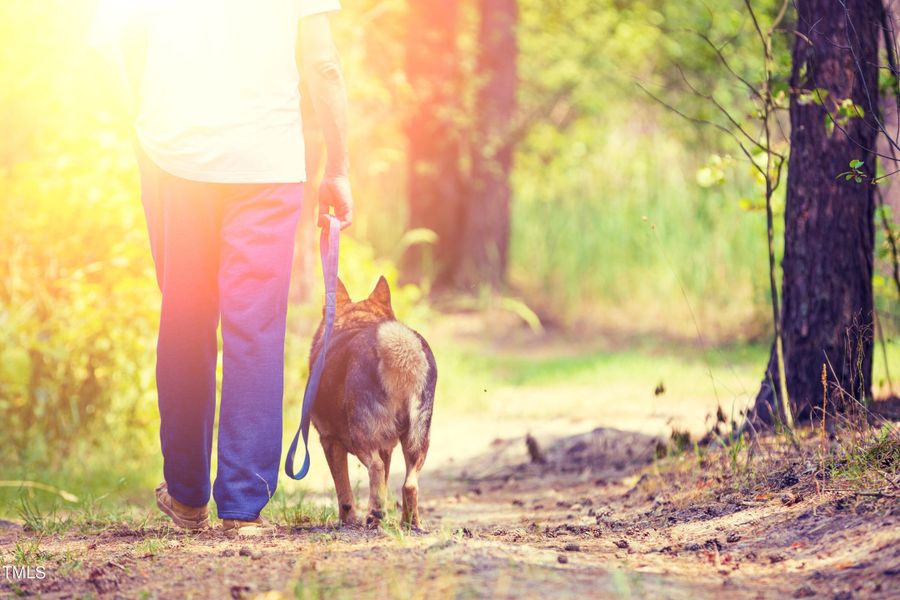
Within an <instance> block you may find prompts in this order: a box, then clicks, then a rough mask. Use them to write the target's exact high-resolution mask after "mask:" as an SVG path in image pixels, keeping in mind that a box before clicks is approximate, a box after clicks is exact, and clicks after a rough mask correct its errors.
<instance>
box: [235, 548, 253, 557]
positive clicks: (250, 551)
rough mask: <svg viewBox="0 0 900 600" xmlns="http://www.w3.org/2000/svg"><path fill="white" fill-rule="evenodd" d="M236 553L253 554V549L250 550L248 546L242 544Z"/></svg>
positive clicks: (242, 554)
mask: <svg viewBox="0 0 900 600" xmlns="http://www.w3.org/2000/svg"><path fill="white" fill-rule="evenodd" d="M238 554H240V555H241V556H253V551H252V550H250V548H248V547H247V546H244V547H243V548H241V549H240V550H239V551H238Z"/></svg>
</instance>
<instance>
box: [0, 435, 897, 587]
mask: <svg viewBox="0 0 900 600" xmlns="http://www.w3.org/2000/svg"><path fill="white" fill-rule="evenodd" d="M515 425H516V426H521V425H522V423H518V424H515ZM531 425H532V426H533V427H531V429H532V430H535V432H536V434H537V440H538V444H539V446H540V454H541V455H542V457H543V459H544V461H545V462H544V463H539V462H533V461H532V459H531V456H530V455H529V453H528V451H527V450H526V444H525V441H524V438H523V437H522V436H521V435H518V436H509V437H505V438H499V439H495V440H485V439H478V438H470V440H471V443H470V451H469V453H468V456H466V457H465V458H464V459H459V458H454V457H449V456H445V457H440V456H439V455H438V456H435V458H436V460H435V463H436V464H438V465H439V466H437V467H436V468H434V469H432V470H430V471H426V474H425V476H423V480H422V494H423V508H424V517H425V520H426V523H427V526H428V529H429V533H427V534H424V535H419V534H408V533H403V532H401V531H399V530H397V529H396V528H393V527H388V528H387V529H386V530H384V531H366V530H342V529H333V528H331V527H324V526H308V527H301V528H290V527H287V526H282V527H280V528H279V531H278V532H277V534H275V535H272V536H270V537H266V538H263V539H245V540H231V539H226V538H224V537H222V536H221V535H219V534H216V533H204V534H201V535H186V534H183V533H180V532H176V531H173V530H171V529H169V528H168V527H166V526H165V524H164V522H163V521H162V520H161V519H159V518H157V517H155V516H154V517H153V518H151V519H150V520H149V521H148V522H147V524H146V525H144V526H143V527H140V526H137V527H135V526H127V527H126V526H118V527H112V528H107V529H106V530H104V531H102V532H101V533H99V534H91V535H80V534H75V533H67V534H65V535H62V536H53V535H43V536H41V535H38V534H35V533H31V532H28V531H24V530H22V529H21V528H7V529H5V530H0V532H2V533H0V548H2V552H3V561H2V562H3V564H31V565H32V566H33V567H34V568H36V567H37V566H43V567H44V569H45V573H46V576H45V577H44V578H43V579H36V578H35V579H24V580H21V579H20V580H17V581H10V580H9V579H8V578H7V579H6V580H5V581H3V580H0V594H5V595H13V594H26V595H30V594H40V595H41V596H42V597H44V598H69V597H72V598H74V597H79V598H80V597H85V596H87V597H128V598H131V597H135V598H182V597H195V598H226V597H234V598H251V597H259V596H262V597H266V598H281V597H299V598H318V597H327V598H343V597H346V598H366V597H371V598H382V597H403V598H406V597H414V598H419V597H421V598H425V597H427V598H433V597H437V598H444V597H453V598H467V597H473V598H475V597H491V598H541V597H553V598H570V597H571V598H576V597H578V598H583V597H638V598H697V597H717V596H719V595H721V594H723V593H726V594H728V597H735V598H744V597H747V598H777V597H791V596H793V597H805V596H809V597H813V596H815V597H828V598H852V597H866V598H871V597H883V598H890V597H898V595H900V568H898V565H900V505H898V503H897V500H896V498H889V497H888V498H884V497H877V496H875V497H866V496H859V495H855V494H852V493H839V492H822V493H810V489H809V486H808V481H807V480H804V478H803V476H802V475H803V474H802V472H801V471H802V465H799V466H797V465H794V466H791V467H790V468H789V469H788V470H785V471H784V472H782V473H777V474H775V475H774V476H773V479H772V481H771V484H770V485H769V490H768V491H763V492H762V493H760V492H759V490H758V489H749V488H748V489H746V490H740V489H737V490H736V489H735V486H734V485H733V482H731V483H727V484H726V483H725V482H724V479H723V481H717V477H719V475H714V474H716V473H721V469H720V468H719V466H718V465H717V464H714V463H713V462H710V463H709V464H708V465H707V466H706V467H704V466H703V465H702V464H700V465H696V464H694V463H696V460H694V459H692V458H690V457H687V458H685V459H684V460H681V461H678V460H675V461H672V460H671V459H670V461H669V463H668V466H667V467H665V469H664V470H663V471H660V469H659V466H658V465H657V464H655V463H654V462H653V458H654V455H655V452H656V447H657V440H656V439H654V438H652V437H649V436H647V435H644V434H640V433H633V432H624V431H619V430H613V429H591V428H590V427H586V424H585V423H579V422H560V423H554V422H547V423H543V422H542V423H540V424H538V423H532V424H531ZM505 426H511V425H510V424H506V425H505ZM505 426H504V427H505ZM567 429H575V430H578V431H581V433H579V434H565V433H563V434H562V435H560V432H561V431H564V430H567ZM586 430H587V433H585V431H586ZM518 431H520V432H521V431H522V429H521V428H519V429H518ZM451 459H453V460H451ZM798 469H800V470H798ZM706 470H708V472H709V474H708V476H707V474H706ZM795 471H796V472H797V473H795ZM807 479H808V478H807ZM804 481H806V483H804ZM664 482H665V483H664ZM323 501H326V499H325V498H324V497H323ZM873 524H874V525H873ZM32 575H35V573H34V572H32Z"/></svg>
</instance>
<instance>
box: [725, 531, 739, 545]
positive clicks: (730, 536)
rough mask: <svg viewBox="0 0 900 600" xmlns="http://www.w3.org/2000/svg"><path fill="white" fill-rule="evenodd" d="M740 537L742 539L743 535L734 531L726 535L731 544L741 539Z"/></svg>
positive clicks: (726, 539)
mask: <svg viewBox="0 0 900 600" xmlns="http://www.w3.org/2000/svg"><path fill="white" fill-rule="evenodd" d="M740 539H741V536H740V535H739V534H737V533H735V532H733V531H732V532H731V533H729V534H728V535H727V536H726V537H725V541H726V542H728V543H729V544H733V543H735V542H738V541H740Z"/></svg>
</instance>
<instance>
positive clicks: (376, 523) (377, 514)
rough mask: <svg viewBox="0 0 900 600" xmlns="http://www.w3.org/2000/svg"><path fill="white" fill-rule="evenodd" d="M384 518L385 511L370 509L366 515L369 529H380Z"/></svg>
mask: <svg viewBox="0 0 900 600" xmlns="http://www.w3.org/2000/svg"><path fill="white" fill-rule="evenodd" d="M382 519H384V513H383V512H382V511H380V510H373V511H370V512H369V514H368V516H367V517H366V527H368V528H369V529H378V528H379V527H381V521H382Z"/></svg>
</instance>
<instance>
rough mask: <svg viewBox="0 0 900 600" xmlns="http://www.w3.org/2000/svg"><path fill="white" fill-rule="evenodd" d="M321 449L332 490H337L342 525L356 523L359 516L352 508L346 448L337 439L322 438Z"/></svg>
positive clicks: (352, 499) (352, 500)
mask: <svg viewBox="0 0 900 600" xmlns="http://www.w3.org/2000/svg"><path fill="white" fill-rule="evenodd" d="M322 449H323V450H324V451H325V459H326V460H327V461H328V468H329V469H331V477H332V479H334V490H335V491H336V492H337V499H338V508H339V513H338V514H339V515H340V518H341V523H343V524H344V525H357V524H359V518H358V517H357V516H356V510H355V509H354V507H353V505H354V498H353V488H352V487H350V473H349V472H348V470H347V449H346V448H344V446H343V444H341V443H340V442H339V441H338V440H337V439H335V438H332V437H323V438H322Z"/></svg>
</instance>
